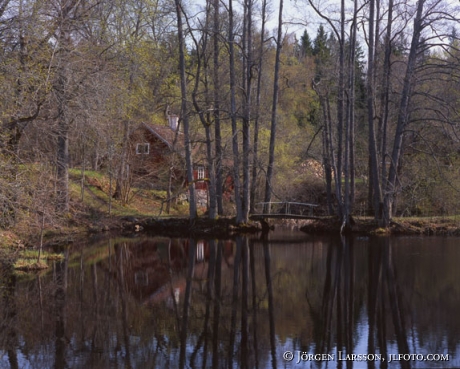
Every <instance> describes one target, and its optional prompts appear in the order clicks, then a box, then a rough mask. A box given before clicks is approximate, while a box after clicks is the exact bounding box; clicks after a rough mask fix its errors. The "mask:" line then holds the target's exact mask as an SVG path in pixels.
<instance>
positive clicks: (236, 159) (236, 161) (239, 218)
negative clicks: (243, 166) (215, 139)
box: [176, 0, 244, 223]
mask: <svg viewBox="0 0 460 369" xmlns="http://www.w3.org/2000/svg"><path fill="white" fill-rule="evenodd" d="M176 1H177V0H176ZM228 13H229V35H228V44H229V45H228V49H229V57H230V118H231V121H232V150H233V184H234V192H235V205H236V223H242V222H243V219H244V218H243V208H242V204H241V197H240V191H241V185H240V154H239V148H238V128H237V125H236V79H235V47H234V43H235V34H234V29H233V28H234V19H233V17H234V14H233V0H229V5H228Z"/></svg>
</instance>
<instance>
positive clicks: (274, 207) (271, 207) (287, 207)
mask: <svg viewBox="0 0 460 369" xmlns="http://www.w3.org/2000/svg"><path fill="white" fill-rule="evenodd" d="M267 204H268V207H267V208H268V212H264V208H265V207H266V206H265V205H267ZM256 205H257V206H256V209H255V210H256V211H257V213H259V214H263V213H265V214H287V215H310V216H311V215H313V209H314V208H316V207H318V206H319V205H318V204H309V203H304V202H292V201H279V202H272V201H271V202H259V203H257V204H256Z"/></svg>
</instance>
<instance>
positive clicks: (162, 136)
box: [141, 122, 205, 162]
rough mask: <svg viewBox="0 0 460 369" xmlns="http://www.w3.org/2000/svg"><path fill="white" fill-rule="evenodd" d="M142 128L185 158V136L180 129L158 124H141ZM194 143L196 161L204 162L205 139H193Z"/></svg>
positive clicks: (193, 149) (193, 152)
mask: <svg viewBox="0 0 460 369" xmlns="http://www.w3.org/2000/svg"><path fill="white" fill-rule="evenodd" d="M141 127H144V128H145V129H147V131H149V132H150V133H152V134H153V135H155V136H156V137H158V139H159V140H161V141H162V142H164V143H165V144H166V145H167V146H168V147H169V149H170V150H171V151H176V152H178V153H179V154H180V155H181V156H183V157H184V156H185V146H184V134H183V133H182V132H180V131H179V130H178V129H176V130H173V129H172V128H171V127H169V126H166V125H165V126H162V125H157V124H148V123H145V122H142V123H141ZM191 141H192V155H193V156H194V159H195V161H198V162H199V161H202V160H204V157H205V150H204V147H203V142H204V139H203V138H201V139H200V137H198V139H197V140H194V139H193V138H192V139H191Z"/></svg>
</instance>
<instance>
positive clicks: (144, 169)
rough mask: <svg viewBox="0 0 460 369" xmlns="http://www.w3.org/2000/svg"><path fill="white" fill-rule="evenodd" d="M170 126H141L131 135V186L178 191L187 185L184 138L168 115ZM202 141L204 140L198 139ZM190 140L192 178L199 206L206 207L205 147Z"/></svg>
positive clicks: (206, 174)
mask: <svg viewBox="0 0 460 369" xmlns="http://www.w3.org/2000/svg"><path fill="white" fill-rule="evenodd" d="M168 118H169V126H166V125H164V126H162V125H154V124H147V123H141V124H140V125H139V126H138V127H137V128H136V129H134V131H132V132H131V134H130V158H131V160H130V167H131V173H133V177H134V184H135V185H136V186H140V187H144V188H153V189H158V190H167V189H168V187H169V186H171V189H172V190H173V191H174V190H177V189H178V188H180V187H182V188H184V187H185V186H186V185H187V183H186V174H185V173H186V171H185V147H184V135H183V133H182V132H181V131H180V130H179V129H178V124H177V123H178V117H177V116H175V115H169V116H168ZM201 141H203V140H201ZM197 142H199V141H198V140H193V138H192V155H193V160H194V168H193V178H194V181H195V188H196V194H197V203H198V205H199V206H206V204H207V198H208V182H207V181H206V178H208V172H207V169H206V166H205V164H204V163H205V155H204V153H205V150H204V147H202V146H204V144H202V142H201V143H197Z"/></svg>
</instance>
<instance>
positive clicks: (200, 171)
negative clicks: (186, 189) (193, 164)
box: [198, 167, 204, 179]
mask: <svg viewBox="0 0 460 369" xmlns="http://www.w3.org/2000/svg"><path fill="white" fill-rule="evenodd" d="M198 179H204V167H198Z"/></svg>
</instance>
